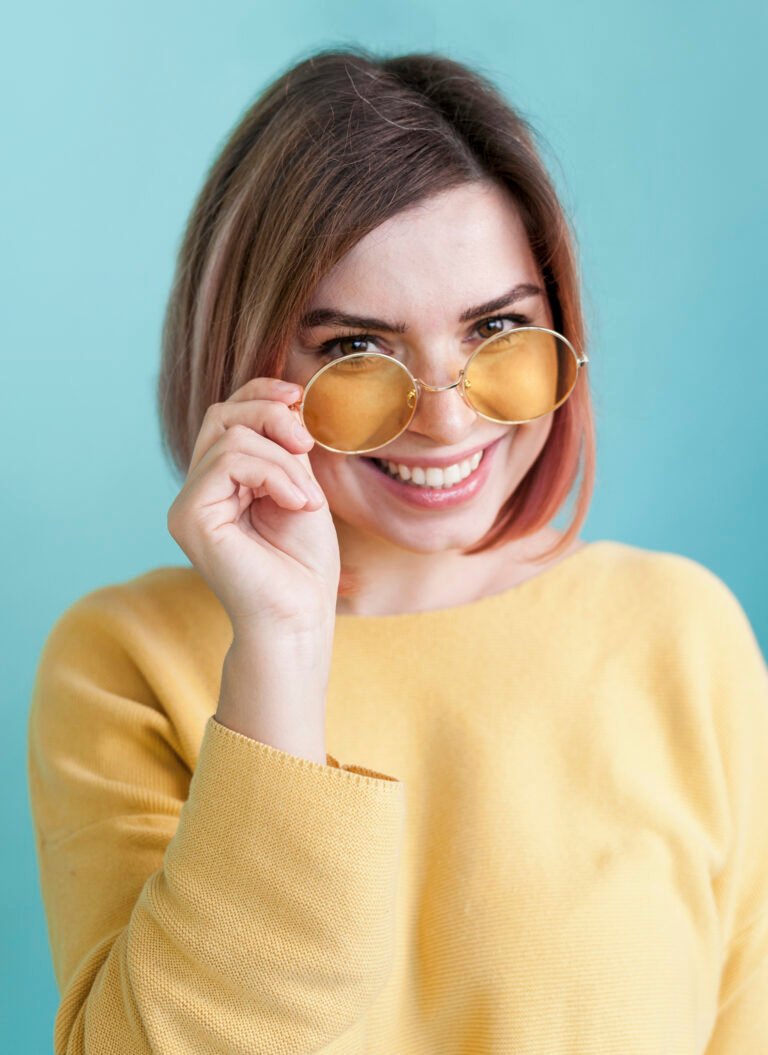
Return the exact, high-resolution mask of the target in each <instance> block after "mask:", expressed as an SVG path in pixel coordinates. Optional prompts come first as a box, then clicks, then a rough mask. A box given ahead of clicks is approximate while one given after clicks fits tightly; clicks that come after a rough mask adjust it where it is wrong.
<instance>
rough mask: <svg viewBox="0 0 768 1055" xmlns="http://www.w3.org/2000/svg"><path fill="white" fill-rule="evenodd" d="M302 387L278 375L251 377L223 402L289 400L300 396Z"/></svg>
mask: <svg viewBox="0 0 768 1055" xmlns="http://www.w3.org/2000/svg"><path fill="white" fill-rule="evenodd" d="M301 392H302V387H301V385H299V384H295V383H294V382H293V381H284V380H282V379H281V378H278V377H252V378H251V379H250V380H249V381H246V382H245V384H244V385H241V386H240V388H238V389H236V390H235V391H234V392H233V393H232V394H231V395H230V396H229V397H228V398H227V399H226V401H225V402H227V403H241V402H243V401H244V400H249V399H280V400H287V401H289V402H290V401H291V400H293V399H300V398H301Z"/></svg>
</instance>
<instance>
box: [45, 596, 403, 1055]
mask: <svg viewBox="0 0 768 1055" xmlns="http://www.w3.org/2000/svg"><path fill="white" fill-rule="evenodd" d="M99 593H100V592H99V591H96V592H95V594H94V595H89V596H88V597H87V598H84V599H81V601H79V602H77V603H76V604H75V605H73V606H72V607H71V608H70V609H69V610H68V611H66V612H65V613H64V615H63V616H62V617H60V619H59V621H58V622H57V623H56V624H55V626H54V628H53V630H52V631H51V633H50V635H49V637H48V639H47V641H46V643H45V646H44V648H43V651H42V654H41V657H40V660H39V662H38V667H37V672H36V677H35V683H34V689H33V697H32V703H31V708H30V714H29V726H28V730H29V732H28V767H29V793H30V805H31V812H32V817H33V824H34V830H35V843H36V851H37V855H38V864H39V872H40V885H41V893H42V898H43V903H44V908H45V913H46V918H47V924H48V932H49V938H50V944H51V952H52V959H53V966H54V972H55V976H56V981H57V984H58V988H59V995H60V1002H59V1007H58V1010H57V1014H56V1018H55V1023H54V1050H55V1052H56V1055H64V1053H67V1055H81V1053H88V1055H97V1053H98V1055H101V1053H104V1052H110V1053H111V1055H129V1053H130V1055H142V1053H146V1055H150V1053H152V1055H161V1053H162V1055H166V1053H168V1055H171V1053H172V1055H193V1053H194V1055H208V1053H210V1055H214V1053H222V1055H223V1053H228V1055H230V1053H231V1055H239V1053H242V1055H246V1053H247V1055H253V1052H255V1051H269V1052H272V1053H274V1055H280V1053H282V1052H286V1053H287V1052H291V1053H297V1052H315V1051H318V1050H320V1049H321V1048H323V1047H324V1046H325V1045H326V1044H328V1043H329V1042H331V1041H332V1040H334V1038H337V1037H340V1036H341V1035H343V1034H344V1033H345V1032H347V1031H348V1030H350V1028H351V1027H352V1026H353V1025H354V1024H355V1023H356V1022H359V1020H360V1019H361V1018H362V1017H364V1015H365V1013H366V1011H367V1009H368V1008H369V1006H370V1004H371V1003H372V1002H373V1000H374V999H375V997H376V996H377V995H378V992H379V991H380V989H381V988H382V987H383V985H384V983H385V982H386V979H387V977H388V975H389V973H390V970H391V964H392V956H393V941H394V904H395V886H396V874H397V867H398V861H399V855H400V850H401V839H402V829H403V820H404V806H405V799H404V791H405V788H404V785H403V784H402V783H401V782H400V781H398V780H396V779H395V778H394V777H391V776H388V775H386V774H382V773H376V772H375V771H372V770H369V769H365V768H364V767H362V766H349V767H344V766H340V765H339V763H338V762H337V760H336V759H334V758H333V757H332V756H330V755H329V756H327V757H328V765H321V764H319V763H317V762H313V761H310V760H308V759H303V758H299V757H298V756H294V755H291V754H288V753H286V752H283V751H281V750H278V749H277V748H274V747H272V746H270V745H267V744H263V743H260V742H259V741H256V740H253V739H251V738H249V737H246V736H243V735H241V734H240V733H237V732H235V731H233V730H231V729H229V728H227V727H226V726H223V725H221V724H220V723H218V722H217V721H216V720H215V718H214V717H213V716H210V717H209V718H208V720H207V723H206V725H205V729H204V734H203V737H202V743H201V745H200V750H199V755H198V756H197V761H196V764H194V770H193V771H192V772H191V771H190V768H189V766H188V765H187V763H185V762H184V761H183V758H182V754H183V753H182V752H181V751H180V749H179V748H180V742H179V736H178V731H177V730H176V729H175V728H174V725H173V723H172V722H171V721H170V719H169V716H168V714H167V713H166V710H165V709H164V708H163V706H162V705H161V704H160V702H159V700H158V698H157V696H156V695H155V694H154V692H153V691H152V689H151V687H150V683H149V679H148V678H146V677H145V676H144V674H143V672H142V670H141V669H140V666H139V665H137V662H136V659H135V656H134V655H132V653H131V649H130V640H129V639H130V630H131V628H130V627H128V628H127V630H123V629H121V628H120V624H119V621H115V620H114V619H113V618H111V613H110V610H109V609H108V606H107V609H106V615H105V608H104V607H103V606H100V604H99V602H98V600H96V599H94V598H97V597H98V595H99ZM175 658H176V659H177V658H178V657H175ZM169 662H170V661H169ZM180 684H181V682H180Z"/></svg>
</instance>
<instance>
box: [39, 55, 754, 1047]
mask: <svg viewBox="0 0 768 1055" xmlns="http://www.w3.org/2000/svg"><path fill="white" fill-rule="evenodd" d="M585 344H586V341H585V333H584V324H583V319H582V315H581V308H580V302H579V289H578V277H577V268H576V262H575V258H574V253H573V242H572V238H571V235H570V232H569V229H568V225H567V223H566V219H565V216H564V213H563V210H562V208H561V206H560V204H559V202H558V200H557V197H556V195H555V193H554V190H553V188H552V185H551V182H550V180H549V177H548V176H547V173H546V171H545V169H544V166H543V164H542V162H541V160H540V159H539V156H538V153H537V151H536V149H535V147H534V137H533V133H532V129H531V128H530V127H529V126H528V125H527V124H526V122H525V121H524V120H523V119H522V118H521V117H520V116H519V115H518V114H517V113H516V111H515V110H514V108H513V107H511V106H510V105H509V103H507V102H506V101H505V100H504V99H503V98H502V96H501V95H500V94H499V93H498V92H497V91H496V90H495V89H494V87H493V86H492V85H491V84H490V83H489V82H488V81H487V80H484V79H483V78H482V77H481V76H480V75H479V74H477V73H475V72H474V71H472V70H470V69H468V68H467V67H465V66H462V65H460V64H459V63H457V62H454V61H452V60H450V59H447V58H444V57H441V56H438V55H418V54H417V55H405V56H398V57H393V58H377V57H375V56H373V55H371V54H369V53H367V52H364V51H361V50H338V51H336V50H331V51H324V52H320V53H317V54H315V55H313V56H312V57H310V58H309V59H307V60H305V61H303V62H301V63H299V64H298V65H296V66H294V67H293V68H291V69H290V70H288V71H287V72H285V73H284V74H283V75H282V76H280V77H279V78H278V79H277V80H276V81H275V82H274V84H272V85H271V86H270V87H269V88H268V89H267V90H266V91H265V92H264V93H263V95H262V96H261V97H260V98H259V99H257V100H256V101H255V102H254V103H253V105H252V106H251V107H250V109H248V110H247V112H246V113H245V115H244V116H243V118H242V119H241V120H240V122H239V123H238V125H237V127H236V128H235V129H234V130H233V132H232V133H231V135H230V137H229V139H228V140H227V142H226V143H225V144H224V147H223V149H222V151H221V154H220V156H219V157H218V158H217V159H216V161H215V162H214V164H213V166H212V167H211V170H210V172H209V173H208V175H207V178H206V180H205V182H204V185H203V188H202V190H201V192H200V194H199V196H198V199H197V201H196V202H195V204H194V208H193V210H192V214H191V217H190V220H189V223H188V226H187V230H186V232H185V235H184V239H183V243H182V246H181V250H180V254H179V261H178V267H177V272H176V277H175V281H174V286H173V290H172V293H171V296H170V300H169V305H168V312H167V318H166V324H165V331H164V342H163V361H162V367H161V372H160V377H159V385H158V395H159V408H160V411H161V415H162V424H163V428H164V434H165V438H166V442H167V449H168V450H169V451H170V453H171V454H172V456H173V459H174V461H175V465H176V468H177V469H178V470H179V472H180V473H181V474H182V475H183V476H184V481H183V484H182V487H181V489H180V491H179V493H178V495H177V496H176V498H175V500H174V502H173V504H172V506H171V508H170V510H169V512H168V530H169V531H170V533H171V535H172V537H173V538H174V539H175V540H176V541H177V542H178V544H179V546H180V547H181V549H182V550H183V552H184V553H185V554H186V555H187V556H188V558H189V561H190V564H189V566H185V567H175V566H174V567H162V568H155V569H152V570H149V571H147V572H146V573H145V574H142V575H139V576H136V577H135V578H134V579H131V580H130V581H128V582H123V583H117V584H113V585H110V586H105V587H103V588H101V589H98V590H95V591H93V592H92V593H90V594H88V595H87V596H85V597H83V598H81V599H80V600H79V601H78V602H77V603H75V604H74V605H73V606H72V607H71V608H70V609H69V610H68V611H67V612H65V613H64V615H63V616H62V617H61V619H60V620H59V621H58V622H57V624H56V626H55V627H54V628H53V631H52V632H51V635H50V637H49V640H48V641H47V643H46V646H45V649H44V652H43V655H42V657H41V661H40V664H39V668H38V672H37V678H36V682H35V690H34V699H33V706H32V710H31V715H30V748H29V766H30V791H31V802H32V812H33V816H34V821H35V830H36V845H37V849H38V854H39V858H40V870H41V887H42V891H43V897H44V900H45V906H46V911H47V914H48V923H49V930H50V936H51V950H52V955H53V960H54V967H55V972H56V978H57V981H58V983H59V987H60V992H61V1002H60V1006H59V1009H58V1013H57V1016H56V1023H55V1030H54V1047H55V1051H56V1053H57V1055H65V1053H66V1055H87V1053H96V1052H99V1053H101V1052H110V1053H113V1055H160V1053H162V1055H201V1053H206V1055H207V1053H211V1055H213V1053H217V1055H218V1053H220V1055H224V1053H232V1055H246V1053H248V1055H250V1053H253V1052H257V1051H258V1052H270V1053H271V1055H289V1053H290V1055H297V1053H306V1055H309V1053H311V1052H320V1051H322V1052H324V1053H326V1055H393V1053H397V1055H421V1053H425V1052H430V1053H432V1052H434V1053H438V1052H439V1053H440V1055H466V1053H472V1055H493V1053H498V1052H514V1053H515V1055H542V1053H546V1055H574V1053H579V1055H581V1053H589V1055H608V1053H611V1055H614V1053H619V1052H621V1053H625V1052H641V1051H642V1052H643V1055H669V1053H671V1052H674V1053H675V1055H733V1053H736V1052H739V1053H744V1055H753V1053H754V1055H757V1052H764V1051H768V825H766V823H765V803H766V801H768V674H767V672H766V668H765V664H764V661H763V659H762V656H761V654H760V651H759V648H758V646H757V643H756V640H755V636H754V633H753V632H752V629H751V627H750V625H749V623H748V620H747V618H746V616H745V613H744V612H743V610H742V609H741V607H740V605H739V603H738V601H737V600H736V598H735V597H734V596H733V595H732V594H731V592H730V590H729V589H728V588H727V587H726V586H725V584H724V583H722V582H721V581H720V580H719V579H717V577H716V576H715V575H714V574H712V573H711V572H710V571H708V570H707V569H706V568H703V567H702V566H700V565H698V564H697V563H696V562H694V561H692V560H689V559H688V558H686V557H684V556H682V555H677V554H673V553H655V552H650V551H645V550H642V549H640V548H639V547H634V546H629V545H624V544H622V543H619V542H613V541H611V540H601V541H596V542H590V543H585V542H584V541H583V540H581V539H579V538H578V529H579V527H580V525H581V523H582V522H583V519H584V516H585V514H586V510H587V503H588V500H589V496H590V492H591V487H592V483H593V475H594V436H593V422H592V414H591V409H590V396H589V386H588V375H587V371H585V370H584V369H583V367H584V365H585V364H586V363H587V362H588V357H587V355H586V352H585ZM302 421H303V422H304V425H305V426H306V427H305V428H302V427H301V422H302ZM582 457H583V465H584V472H583V476H582V482H581V488H580V491H579V497H578V501H577V503H576V513H575V518H574V520H573V522H572V523H571V525H570V527H569V529H568V531H566V532H565V533H564V534H562V535H561V534H560V533H559V532H557V531H555V530H554V528H553V527H552V526H551V524H550V521H551V519H552V518H553V516H554V515H555V514H556V513H557V512H558V510H560V508H561V506H562V505H563V503H564V501H565V499H566V498H567V496H568V495H569V493H570V491H571V488H572V485H573V483H574V481H575V479H576V476H577V471H578V467H579V461H580V458H582ZM313 488H317V490H313ZM342 570H343V571H344V573H346V572H350V573H355V576H356V583H355V584H356V590H354V591H351V590H350V589H349V584H348V580H347V579H346V578H345V574H344V573H343V571H342ZM340 585H341V587H342V588H341V589H339V586H340ZM345 587H346V588H345ZM326 742H328V743H330V745H331V747H332V749H333V751H334V752H335V753H338V754H339V755H340V756H342V757H344V758H347V759H352V760H354V761H352V762H348V763H346V764H340V763H339V761H338V759H337V758H336V757H335V754H330V753H329V752H327V751H326Z"/></svg>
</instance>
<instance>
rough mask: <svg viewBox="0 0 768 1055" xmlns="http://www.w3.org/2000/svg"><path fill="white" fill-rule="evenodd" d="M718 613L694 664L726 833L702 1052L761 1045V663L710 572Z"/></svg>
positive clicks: (766, 826) (766, 689)
mask: <svg viewBox="0 0 768 1055" xmlns="http://www.w3.org/2000/svg"><path fill="white" fill-rule="evenodd" d="M709 582H710V585H711V586H712V588H713V589H714V590H715V592H716V594H717V597H716V598H715V603H714V604H713V605H709V604H708V603H707V599H705V604H706V610H707V611H709V612H712V611H715V612H716V613H717V620H716V623H715V625H714V628H713V633H712V635H711V639H710V650H709V655H708V656H707V658H706V660H704V661H702V666H701V670H702V671H703V670H704V669H709V670H711V671H712V672H713V674H712V681H711V682H710V690H711V699H712V701H713V703H714V708H715V712H714V713H715V721H716V725H717V736H718V743H719V749H720V757H721V766H722V775H723V784H724V786H725V787H726V788H727V789H728V802H729V817H728V826H727V830H728V833H729V838H728V842H727V846H726V847H725V853H724V860H723V865H722V868H721V869H720V871H719V873H718V874H717V875H716V877H715V880H714V884H713V886H714V892H715V897H716V899H717V901H718V905H719V909H720V918H721V920H722V936H723V938H722V940H723V956H722V970H721V976H720V993H719V1001H718V1010H717V1017H716V1021H715V1023H714V1026H713V1030H712V1033H711V1036H710V1038H709V1043H708V1046H707V1047H706V1049H705V1050H706V1055H733V1053H734V1052H739V1053H740V1055H758V1052H761V1053H762V1052H768V814H767V813H766V808H767V807H768V668H766V663H765V659H764V657H763V655H762V652H761V649H760V646H759V644H758V642H757V639H756V637H755V634H754V632H753V630H752V627H751V625H750V623H749V621H748V618H747V615H746V613H745V612H744V610H743V608H742V607H741V605H740V603H739V602H738V600H737V599H736V597H735V596H734V595H733V594H732V593H731V591H730V589H729V588H728V587H727V586H726V585H725V584H724V583H723V582H722V581H721V580H719V579H717V578H716V577H714V576H712V577H711V578H710V579H709Z"/></svg>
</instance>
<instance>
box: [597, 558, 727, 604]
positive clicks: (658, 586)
mask: <svg viewBox="0 0 768 1055" xmlns="http://www.w3.org/2000/svg"><path fill="white" fill-rule="evenodd" d="M596 545H598V546H600V547H602V551H603V552H602V565H601V573H602V576H603V584H604V585H605V586H606V587H609V586H610V587H613V588H614V589H615V590H617V591H619V594H620V595H621V596H622V597H623V599H624V600H625V601H626V602H627V603H630V604H638V605H648V606H657V605H665V606H666V607H667V609H668V610H670V611H671V610H682V611H688V610H692V614H694V613H700V614H702V615H704V616H705V617H706V616H707V615H712V614H717V615H720V614H723V613H724V612H728V611H730V613H731V615H733V614H735V610H736V609H739V610H741V604H740V602H739V600H738V598H737V597H736V595H735V593H734V592H733V590H732V589H731V587H730V586H728V584H727V583H726V582H725V581H724V580H723V579H722V578H721V577H720V576H719V575H718V574H717V573H716V572H715V571H713V570H712V569H711V568H709V567H707V566H706V565H705V564H703V563H702V562H701V561H698V560H696V559H695V558H693V557H689V556H686V555H685V554H682V553H674V552H671V551H668V550H652V549H646V548H644V547H642V546H635V545H631V544H630V543H626V542H617V541H614V540H610V541H604V542H600V543H597V544H596Z"/></svg>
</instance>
